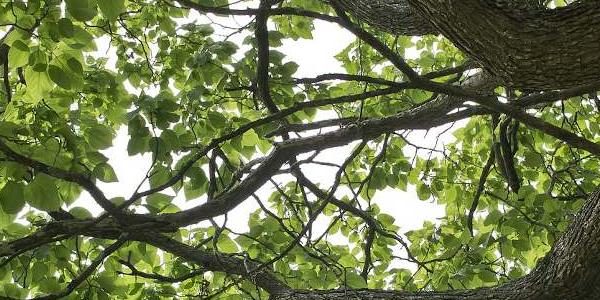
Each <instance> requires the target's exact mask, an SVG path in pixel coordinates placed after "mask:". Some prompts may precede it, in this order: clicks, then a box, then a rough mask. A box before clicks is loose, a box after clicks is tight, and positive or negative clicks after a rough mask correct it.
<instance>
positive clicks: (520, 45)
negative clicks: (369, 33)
mask: <svg viewBox="0 0 600 300" xmlns="http://www.w3.org/2000/svg"><path fill="white" fill-rule="evenodd" d="M341 2H342V4H343V5H344V6H345V7H346V9H347V10H348V11H350V12H352V13H353V14H354V15H355V16H356V17H358V18H359V19H364V20H365V21H366V22H368V23H370V24H376V27H378V28H380V29H385V28H388V29H387V31H390V32H394V33H399V34H404V32H403V31H402V30H399V29H398V28H404V27H403V26H408V27H406V28H410V26H412V25H411V24H418V23H419V22H422V21H420V20H419V19H418V18H417V17H416V16H415V15H414V10H416V11H418V12H419V14H420V15H421V16H422V17H423V18H424V19H426V20H429V21H430V22H431V24H432V26H433V27H435V28H436V29H437V31H438V32H441V33H442V34H443V35H444V36H445V37H447V38H448V39H450V40H451V41H452V42H453V43H454V44H455V45H456V46H457V47H458V48H460V49H461V50H463V51H465V52H466V53H467V54H468V55H470V56H471V57H472V58H474V59H476V60H477V61H479V62H480V63H481V64H482V65H483V66H484V68H485V69H486V70H488V71H489V72H490V73H492V74H494V75H497V76H499V77H500V78H501V79H502V81H503V83H504V84H506V85H508V86H512V87H515V88H520V89H525V90H550V89H561V88H568V87H573V86H577V85H581V84H587V83H590V82H594V81H597V80H598V78H600V68H599V67H600V51H599V50H600V1H580V2H577V3H573V4H571V5H569V6H567V7H563V8H558V9H546V8H544V7H543V6H541V5H539V4H538V3H537V2H535V1H529V2H519V1H514V0H375V1H373V0H344V1H341ZM407 4H410V6H408V5H407ZM411 7H412V9H411ZM413 9H414V10H413ZM387 16H394V17H395V16H411V19H410V22H408V21H406V18H405V17H404V18H403V17H397V18H396V17H395V18H394V19H390V18H389V17H387ZM390 23H394V24H390ZM425 28H427V27H425ZM411 31H412V33H410V31H407V33H409V34H416V33H418V31H417V30H411ZM426 31H430V30H429V29H428V30H426Z"/></svg>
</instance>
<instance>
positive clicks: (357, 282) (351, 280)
mask: <svg viewBox="0 0 600 300" xmlns="http://www.w3.org/2000/svg"><path fill="white" fill-rule="evenodd" d="M345 275H346V285H347V286H348V287H349V288H353V289H364V288H366V287H367V283H366V282H365V279H364V278H362V277H360V276H359V275H358V274H356V273H354V272H352V271H347V272H346V274H345Z"/></svg>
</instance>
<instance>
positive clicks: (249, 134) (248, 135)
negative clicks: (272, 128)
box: [242, 129, 260, 147]
mask: <svg viewBox="0 0 600 300" xmlns="http://www.w3.org/2000/svg"><path fill="white" fill-rule="evenodd" d="M259 142H260V138H259V137H258V134H256V131H254V129H250V130H248V131H246V132H245V133H244V135H243V136H242V146H245V147H254V146H256V145H257V144H258V143H259Z"/></svg>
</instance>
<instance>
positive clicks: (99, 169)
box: [93, 163, 119, 182]
mask: <svg viewBox="0 0 600 300" xmlns="http://www.w3.org/2000/svg"><path fill="white" fill-rule="evenodd" d="M93 173H94V176H96V178H98V179H100V180H101V181H104V182H117V181H119V179H118V178H117V174H116V173H115V170H113V168H112V167H111V166H110V165H109V164H107V163H100V164H97V165H96V167H95V168H94V171H93Z"/></svg>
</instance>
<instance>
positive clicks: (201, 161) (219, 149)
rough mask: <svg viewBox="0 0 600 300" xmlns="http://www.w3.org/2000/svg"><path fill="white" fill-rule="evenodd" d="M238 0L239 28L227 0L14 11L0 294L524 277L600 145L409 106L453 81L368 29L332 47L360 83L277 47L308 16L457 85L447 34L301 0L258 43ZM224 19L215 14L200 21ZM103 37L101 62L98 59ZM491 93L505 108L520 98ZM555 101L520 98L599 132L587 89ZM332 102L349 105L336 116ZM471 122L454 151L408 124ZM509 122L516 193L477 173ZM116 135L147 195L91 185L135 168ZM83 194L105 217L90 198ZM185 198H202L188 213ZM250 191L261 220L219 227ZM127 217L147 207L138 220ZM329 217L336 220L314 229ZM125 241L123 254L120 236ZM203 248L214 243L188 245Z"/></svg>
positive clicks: (459, 76) (290, 1) (305, 25)
mask: <svg viewBox="0 0 600 300" xmlns="http://www.w3.org/2000/svg"><path fill="white" fill-rule="evenodd" d="M235 2H236V3H237V2H241V3H237V4H235V5H234V6H232V7H234V8H236V9H237V10H236V11H237V12H240V13H239V14H241V15H249V16H251V17H252V18H248V20H249V23H248V24H239V26H240V27H239V30H238V29H237V28H236V29H234V30H229V29H225V28H223V27H221V26H219V24H218V23H217V21H215V22H212V21H211V20H212V19H213V18H215V19H218V20H221V19H219V18H220V17H223V16H225V15H228V14H233V13H232V11H230V10H228V9H227V5H228V3H227V1H226V0H201V1H195V2H194V1H167V0H156V1H142V0H110V1H108V0H106V1H105V0H65V1H60V0H29V1H17V0H12V1H4V2H2V3H1V4H0V24H3V25H2V28H3V29H4V32H5V35H4V37H3V38H2V42H3V44H2V47H3V48H2V50H1V51H0V54H2V56H1V58H0V59H1V60H2V64H3V66H4V72H3V83H4V84H3V90H2V98H1V99H0V109H1V114H0V141H1V142H2V144H1V145H0V150H1V151H2V153H1V154H0V188H1V189H0V208H1V211H0V234H1V236H2V240H3V244H2V247H1V248H0V253H1V254H2V256H3V257H4V259H3V260H2V262H1V263H0V278H1V279H2V283H1V284H0V295H2V296H6V297H11V298H28V297H38V296H43V295H53V297H62V296H66V297H67V298H69V299H115V298H119V299H120V298H123V299H126V298H144V299H163V298H165V299H167V298H171V297H208V296H210V295H213V296H214V297H215V298H217V299H248V298H252V297H254V298H255V299H259V294H260V295H261V296H260V297H263V298H262V299H265V297H266V296H267V295H268V293H269V292H270V291H269V290H268V288H266V287H265V285H261V284H260V282H261V279H260V278H258V277H256V278H258V279H256V278H255V275H253V274H252V273H257V274H262V273H261V272H263V271H264V270H265V269H266V270H268V272H270V273H272V274H275V275H274V276H275V278H277V279H278V280H280V281H282V282H285V283H286V284H287V285H289V287H291V288H293V289H334V288H340V287H346V288H367V287H368V288H371V289H395V290H407V291H418V290H447V289H460V288H477V287H482V286H492V285H496V284H498V283H503V282H507V281H510V280H512V279H515V278H519V277H521V276H523V275H524V274H526V273H527V272H528V271H529V270H531V268H533V267H534V266H535V264H536V262H537V261H538V260H539V259H540V258H541V257H543V256H544V255H545V254H546V252H547V251H548V250H549V249H550V246H551V245H552V244H553V242H554V240H555V239H556V237H557V235H558V234H559V233H560V232H562V231H563V230H564V229H565V227H566V226H567V224H568V223H569V221H570V219H571V217H572V216H573V215H574V214H575V213H576V212H577V211H578V209H579V208H580V207H581V206H582V203H583V199H585V197H586V196H587V195H588V194H589V193H591V192H592V191H593V190H594V187H595V186H596V184H598V179H597V178H598V172H597V170H599V169H600V166H599V161H598V160H597V159H596V158H595V157H594V156H592V155H590V154H589V153H588V152H586V151H584V150H582V149H578V148H576V147H575V146H574V145H571V144H568V143H566V142H565V141H564V140H561V139H560V138H557V137H556V136H551V135H548V134H546V133H544V132H542V131H539V130H536V129H532V128H530V127H528V126H525V125H523V124H519V123H518V122H517V121H514V120H513V121H511V119H510V117H511V116H506V115H503V114H498V113H495V112H490V111H487V110H477V109H473V107H475V106H474V105H472V104H468V103H467V102H464V103H461V104H459V106H461V109H462V111H466V112H467V113H463V115H462V117H460V116H457V115H456V114H458V113H460V111H461V110H452V112H444V114H443V115H441V116H440V115H439V114H437V115H436V114H435V111H430V113H431V114H421V115H419V113H416V112H414V111H415V108H419V107H422V106H423V105H425V106H426V105H428V104H429V103H435V101H439V99H441V98H444V97H446V96H444V95H443V93H442V92H441V91H440V90H439V89H437V90H436V89H435V88H428V86H427V85H418V84H416V85H413V86H410V84H408V85H407V84H405V83H406V82H410V79H411V78H410V76H409V75H407V74H404V73H403V72H402V71H400V70H399V69H398V65H397V64H394V63H390V57H389V55H388V54H386V53H382V51H380V50H379V49H377V50H375V49H376V47H374V46H373V44H372V43H371V42H369V41H368V40H365V39H359V38H357V40H356V41H354V42H352V43H351V44H349V45H347V47H345V49H344V50H343V51H342V52H341V53H339V54H338V55H337V56H336V57H335V58H336V59H337V60H338V61H339V62H340V64H341V65H342V66H343V68H344V69H345V71H346V73H347V74H351V75H355V76H354V77H351V78H347V77H343V76H341V75H340V74H329V77H327V76H325V77H317V78H297V77H296V76H295V73H296V71H297V68H298V65H299V64H302V62H293V61H290V60H289V59H287V58H286V55H285V53H282V52H280V49H279V48H278V47H279V46H281V45H282V43H283V42H284V41H285V40H287V39H294V40H303V39H311V38H312V35H313V30H314V28H315V26H317V23H315V22H314V18H312V17H310V16H308V14H307V13H306V12H312V13H313V14H315V15H316V17H317V18H319V19H324V20H329V21H332V22H336V23H339V24H340V25H342V26H344V27H346V29H348V30H350V31H352V30H353V29H352V28H358V29H359V30H365V31H362V32H364V33H366V34H367V35H368V36H370V37H372V38H374V39H375V40H376V41H379V42H380V43H381V44H382V45H384V46H386V47H388V48H389V49H393V53H395V54H397V55H399V56H398V57H400V56H402V55H404V54H405V53H407V52H409V51H414V50H415V49H416V50H417V51H418V55H417V56H416V57H415V58H413V59H408V60H406V63H407V64H408V65H410V66H411V67H412V68H413V69H414V70H415V71H416V72H417V73H418V74H420V75H423V76H427V74H429V75H431V77H429V78H428V79H432V81H433V82H434V83H438V84H440V85H441V86H449V85H452V84H455V85H460V84H461V83H462V82H464V81H465V80H466V79H467V78H468V77H469V76H470V75H472V74H473V73H474V72H472V71H471V72H467V71H466V70H468V69H473V67H472V65H469V64H470V62H469V61H468V60H467V59H466V58H465V57H464V56H463V55H462V54H461V53H460V51H458V50H457V49H456V48H454V47H453V46H452V44H451V43H450V42H448V41H447V40H446V39H444V38H443V37H439V36H423V37H418V38H411V37H404V36H400V37H395V36H391V35H389V34H386V33H383V32H380V31H377V30H373V29H371V28H369V27H368V25H365V24H362V25H361V26H362V27H359V26H358V25H355V24H352V23H350V24H348V23H345V22H344V19H343V18H338V17H336V13H335V11H334V9H333V8H331V7H330V6H329V5H327V4H326V3H325V2H322V1H317V0H310V1H305V0H302V1H300V0H286V1H277V2H279V4H278V5H276V6H274V7H273V9H272V14H271V16H270V17H269V20H270V21H269V22H271V23H270V24H271V25H274V26H269V28H270V31H268V35H267V40H266V41H265V40H264V39H262V38H261V37H260V33H261V30H262V29H261V28H262V27H261V26H260V25H261V24H257V23H259V21H260V18H258V17H257V18H256V19H255V18H254V16H255V15H256V14H260V11H257V10H251V9H245V6H249V7H258V6H257V3H254V2H252V3H250V2H248V1H235ZM559 2H560V1H559ZM282 8H293V9H292V10H285V9H282ZM277 9H279V10H277ZM211 12H212V13H215V12H216V13H217V15H218V16H220V17H216V16H215V15H214V14H210V16H211V17H210V18H206V17H202V16H204V15H206V14H207V13H211ZM313 17H314V16H313ZM328 17H329V19H328ZM244 20H246V19H244ZM263 25H264V24H263ZM352 26H355V27H352ZM353 33H354V34H356V35H357V36H359V37H360V34H357V31H356V30H355V31H354V32H353ZM232 40H240V41H243V43H242V44H239V43H235V42H233V41H232ZM265 42H266V43H267V44H265ZM107 44H110V47H109V49H110V50H109V52H107V53H109V55H107V57H102V56H100V57H99V56H98V55H92V53H94V51H97V50H98V49H102V47H100V46H104V45H107ZM265 45H266V47H267V48H264V47H265ZM261 47H262V48H261ZM409 49H412V50H409ZM265 51H266V52H265ZM265 53H266V58H267V59H268V62H265V61H264V59H265V56H264V55H265ZM261 55H263V56H261ZM261 64H263V66H264V65H266V66H267V67H268V75H267V76H268V78H269V80H268V81H264V80H262V79H261V75H264V74H260V65H261ZM319 71H320V72H322V73H323V74H327V73H329V72H328V70H319ZM440 71H442V72H441V73H435V72H440ZM432 72H433V73H432ZM432 74H438V75H439V76H434V75H432ZM332 79H333V80H332ZM265 91H266V92H265ZM495 92H496V93H497V95H499V96H501V97H508V98H510V99H509V101H512V100H513V99H516V98H518V97H519V96H521V95H524V94H523V93H524V92H522V91H510V90H506V89H503V88H497V89H496V91H495ZM513 93H514V94H513ZM511 95H512V96H511ZM511 97H512V98H511ZM556 100H561V101H556V102H554V101H548V102H544V103H540V104H537V106H535V108H537V109H532V107H529V109H528V110H527V112H529V113H530V114H531V115H533V116H535V117H537V118H538V119H540V120H544V121H546V122H548V123H551V124H554V125H556V126H559V127H561V128H563V129H566V130H568V131H570V132H574V133H576V134H577V135H579V136H581V137H583V138H586V139H589V140H592V141H593V140H595V139H597V137H598V134H599V132H600V128H599V127H598V124H600V122H599V121H600V120H599V119H598V118H599V116H600V114H597V113H595V112H596V111H597V110H598V109H600V108H599V107H598V100H597V98H596V97H595V96H594V95H593V94H590V95H584V96H576V95H572V97H571V98H568V99H567V98H564V99H556ZM269 101H271V102H272V104H274V106H275V110H273V109H270V108H269V105H270V104H269ZM456 107H458V106H456ZM456 107H455V108H456ZM457 111H458V113H457ZM324 112H327V114H324ZM403 112H404V114H403ZM406 112H409V113H408V115H409V117H406V115H407V113H406ZM411 114H413V115H414V116H416V117H415V118H416V120H411V119H410V115H411ZM321 115H335V116H336V117H335V118H334V119H331V120H330V122H329V123H324V122H323V120H322V118H321V117H320V116H321ZM428 116H431V118H430V119H429V118H426V117H428ZM394 118H396V119H394ZM402 118H406V119H407V120H406V121H403V120H404V119H402ZM463 118H466V119H467V121H466V122H461V123H459V124H460V126H458V125H457V126H454V127H452V130H453V133H452V134H453V136H454V138H455V142H452V143H450V144H447V145H445V146H444V147H440V146H439V145H438V147H436V148H435V149H429V148H427V147H424V146H421V145H419V144H418V143H415V142H414V141H413V140H411V139H410V138H407V136H408V134H409V133H410V132H411V131H412V130H413V129H430V128H433V127H437V126H440V125H444V124H448V125H452V124H453V123H454V122H455V121H458V120H459V119H463ZM494 120H496V121H494ZM377 122H380V123H377ZM494 122H496V123H497V122H507V123H510V122H512V123H511V124H513V125H511V126H513V127H516V128H517V129H516V132H515V137H516V141H517V144H518V147H516V149H515V150H516V153H515V154H514V157H513V158H512V159H513V160H514V165H515V167H516V172H517V174H518V177H519V180H520V182H521V186H520V189H519V190H518V191H514V190H511V189H509V183H508V182H507V179H506V178H505V176H506V175H505V174H504V175H503V172H502V171H501V170H500V167H499V165H498V163H494V165H493V166H492V167H491V171H490V172H489V175H488V176H482V172H483V169H484V166H485V165H486V162H487V161H488V160H489V159H490V156H492V157H493V156H494V155H496V157H497V155H498V154H494V145H496V143H497V140H498V136H499V135H500V134H501V133H500V132H499V131H500V128H499V127H500V126H497V125H492V124H493V123H494ZM292 125H297V126H295V127H294V126H292ZM120 128H126V129H127V134H128V145H127V151H128V154H129V155H131V156H134V155H146V154H147V155H146V156H144V157H146V158H148V160H149V164H151V168H150V169H149V170H148V173H147V174H148V175H147V178H145V179H144V178H140V180H142V179H143V180H144V181H145V182H146V184H145V185H142V188H141V189H139V190H138V191H137V192H136V193H135V194H134V195H122V197H119V198H114V199H106V198H105V196H104V195H103V193H102V191H101V190H98V189H97V187H96V183H98V182H106V183H109V182H115V181H118V177H119V176H127V174H116V173H115V171H114V170H113V166H111V165H110V164H109V163H108V162H109V157H107V156H106V155H105V153H106V152H103V151H104V150H106V149H109V148H110V147H111V146H112V144H113V139H114V138H115V137H116V134H117V131H118V130H119V129H120ZM325 128H329V130H324V131H322V132H320V130H322V129H325ZM315 129H316V130H317V131H310V130H315ZM292 132H295V133H298V132H299V133H300V135H296V134H295V133H292ZM325 132H329V133H325ZM300 136H302V137H300ZM286 140H288V141H286ZM357 141H363V142H364V143H363V144H361V145H359V144H357V143H356V142H357ZM517 144H513V147H514V145H517ZM344 145H351V146H345V147H341V148H336V149H335V151H339V152H340V153H344V156H347V157H348V158H350V159H348V160H346V161H345V162H344V163H343V165H334V166H333V168H331V167H332V166H331V165H330V166H329V167H328V168H323V170H327V176H329V178H334V177H335V180H333V181H334V184H333V185H332V186H329V185H327V184H324V183H319V182H312V181H311V179H310V178H312V177H311V176H313V175H314V174H306V176H305V175H304V174H303V169H302V167H303V166H306V165H315V164H316V165H318V164H320V163H322V161H320V160H319V158H320V156H319V155H320V154H321V152H322V151H324V150H326V149H329V148H334V147H340V146H344ZM281 149H283V150H281ZM351 152H352V154H351ZM306 153H308V154H310V155H301V154H306ZM332 170H336V171H332ZM336 172H337V173H336ZM282 174H285V175H284V176H282ZM117 175H119V176H117ZM482 180H483V185H484V189H483V190H480V191H479V193H480V194H481V195H480V196H476V194H477V193H478V185H480V182H481V181H482ZM262 185H265V186H267V187H269V188H270V191H271V192H272V194H270V196H269V197H264V198H265V199H263V197H258V196H257V195H255V194H254V192H256V190H257V189H258V188H259V187H260V186H262ZM144 189H146V190H144ZM384 189H396V190H404V191H409V192H411V193H413V194H414V195H415V196H417V197H418V198H419V199H420V200H422V201H435V202H436V203H438V204H440V205H443V206H444V207H445V209H446V216H445V217H444V218H442V219H440V220H436V221H435V222H433V221H432V222H425V223H424V224H423V227H422V229H419V230H414V231H410V232H403V231H402V228H399V227H398V226H397V224H399V223H400V222H399V220H394V218H393V217H392V216H391V214H392V213H393V212H385V211H381V209H380V208H379V207H378V206H377V204H376V203H375V201H373V200H372V199H373V198H374V197H375V195H376V194H377V193H378V192H379V191H382V190H384ZM82 193H89V194H90V195H92V197H93V198H94V200H96V201H97V202H98V204H100V205H101V206H102V207H103V208H104V209H105V210H107V211H109V214H102V215H101V216H98V214H97V213H96V212H94V211H93V210H92V209H91V207H92V206H91V205H90V206H87V205H78V206H75V205H74V204H73V203H74V202H75V201H76V200H77V199H78V198H79V197H80V196H81V195H82ZM259 195H260V194H259ZM175 197H180V198H181V197H185V199H186V200H188V201H191V202H190V203H196V204H194V206H193V208H191V209H187V210H186V209H183V210H182V209H181V208H180V207H178V206H177V205H176V204H175V202H174V200H173V199H174V198H175ZM253 197H254V198H253ZM246 198H247V199H246ZM267 198H268V199H267ZM476 198H478V202H477V201H476V204H475V210H473V213H474V218H473V219H472V220H471V219H470V218H469V211H470V210H472V209H471V207H472V206H473V202H474V199H476ZM255 200H256V201H258V202H259V203H260V206H261V208H260V209H258V210H256V211H253V212H247V214H248V215H249V221H248V230H247V231H246V232H233V231H232V230H230V229H229V228H227V226H222V224H217V223H216V222H215V221H213V218H214V217H218V216H221V215H224V214H226V213H227V212H228V211H229V210H231V209H233V208H234V207H235V206H237V204H239V203H241V202H242V201H255ZM389 200H390V201H399V200H395V199H389ZM194 201H195V202H194ZM123 203H125V204H123ZM398 207H402V204H401V203H399V204H398ZM115 208H116V210H115ZM352 208H353V209H352ZM111 209H112V210H111ZM65 212H67V213H65ZM118 212H120V213H118ZM134 213H135V214H136V216H139V218H137V217H135V216H134V217H131V216H129V215H128V214H134ZM317 216H319V219H318V220H319V222H318V223H319V224H325V225H324V228H327V231H326V232H322V231H323V229H322V228H321V229H319V228H320V227H318V226H317V225H314V230H313V229H312V227H313V222H314V221H315V219H316V217H317ZM142 217H143V218H142ZM219 220H221V221H222V220H223V219H222V218H221V219H219ZM471 222H472V228H473V233H474V234H473V236H471V234H470V232H469V230H468V227H469V226H470V223H471ZM319 226H322V225H319ZM173 227H175V228H173ZM156 236H164V237H168V238H169V241H170V242H164V240H163V241H162V242H161V240H160V239H155V237H156ZM340 239H341V240H343V241H344V243H340V242H339V240H340ZM115 240H118V241H117V242H115ZM119 241H122V243H121V242H119ZM336 241H337V242H336ZM115 243H116V246H115V248H118V250H116V249H114V250H115V251H114V252H111V251H108V250H110V249H111V246H110V245H115ZM169 245H170V246H169ZM186 245H189V246H191V248H190V247H189V246H188V248H186ZM177 247H179V248H177ZM176 248H177V249H176ZM178 249H179V250H178ZM181 249H187V250H181ZM190 249H192V250H194V251H197V253H200V254H199V255H204V256H202V257H204V258H198V257H199V256H198V257H195V258H194V257H192V256H190V255H186V254H184V252H185V251H192V250H190ZM203 259H204V260H203ZM211 259H213V260H211ZM406 260H408V262H409V263H406V262H404V261H406ZM94 262H98V263H101V267H98V266H97V265H95V264H94ZM219 262H221V264H219ZM242 262H243V264H242ZM401 262H402V263H401ZM248 264H249V265H250V266H249V267H248ZM242 265H243V267H242ZM236 268H237V269H236ZM240 268H242V269H241V271H240ZM87 271H90V273H86V272H87ZM247 273H251V274H247ZM84 275H85V276H84ZM257 276H258V275H257ZM261 276H262V275H261ZM253 278H254V279H253Z"/></svg>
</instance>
